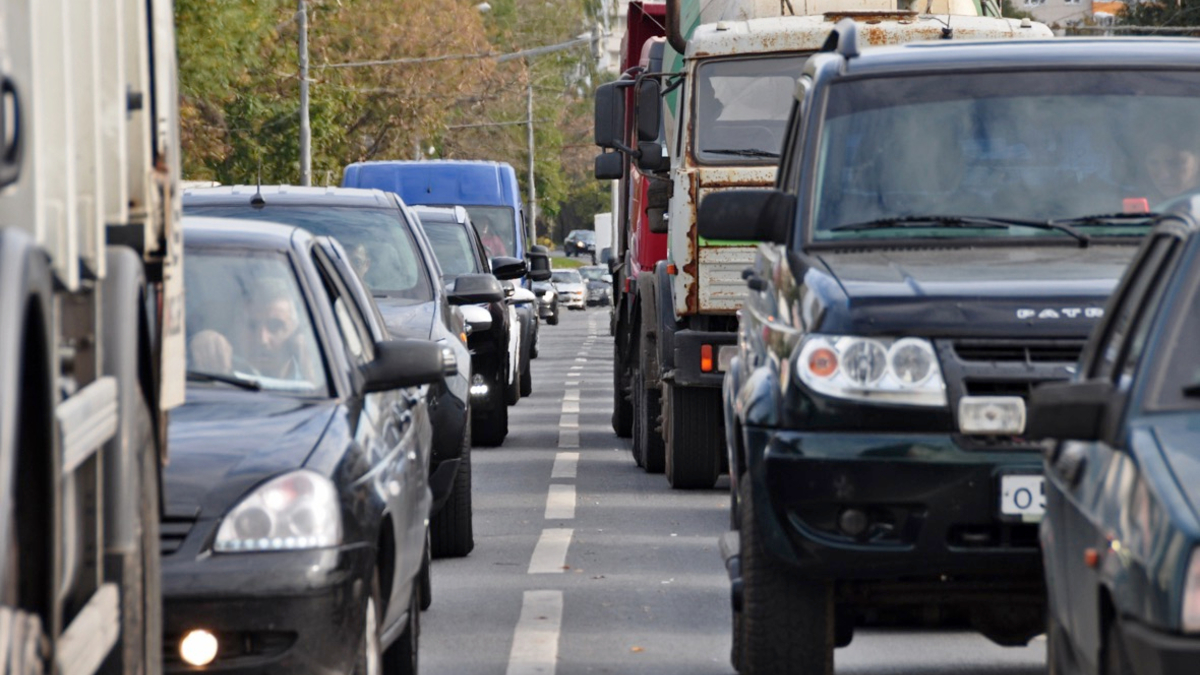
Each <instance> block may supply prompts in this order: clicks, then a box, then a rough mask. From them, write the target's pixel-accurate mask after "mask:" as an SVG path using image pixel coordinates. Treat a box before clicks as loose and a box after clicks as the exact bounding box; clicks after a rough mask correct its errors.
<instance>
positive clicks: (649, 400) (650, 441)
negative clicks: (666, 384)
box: [638, 389, 667, 473]
mask: <svg viewBox="0 0 1200 675" xmlns="http://www.w3.org/2000/svg"><path fill="white" fill-rule="evenodd" d="M661 397H662V393H661V392H659V391H657V390H654V389H642V412H641V413H639V414H638V417H639V418H640V419H641V421H642V429H641V430H642V434H643V439H642V460H643V461H644V464H643V466H642V468H643V469H645V470H646V473H662V472H663V471H664V470H665V469H666V467H667V451H666V444H665V443H663V437H662V434H661V433H660V432H659V431H658V418H659V415H661V414H662V405H661Z"/></svg>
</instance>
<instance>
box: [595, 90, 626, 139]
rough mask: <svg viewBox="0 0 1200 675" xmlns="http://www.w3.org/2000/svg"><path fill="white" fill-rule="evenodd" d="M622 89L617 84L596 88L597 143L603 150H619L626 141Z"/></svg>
mask: <svg viewBox="0 0 1200 675" xmlns="http://www.w3.org/2000/svg"><path fill="white" fill-rule="evenodd" d="M626 86H628V85H626ZM622 89H623V88H622V87H620V86H618V83H617V82H609V83H608V84H602V85H600V86H599V87H596V118H595V124H594V129H595V141H596V145H598V146H600V147H602V148H609V149H617V148H619V147H620V146H621V144H622V142H623V141H624V140H625V139H624V135H625V97H624V96H623V95H622V94H623V93H624V92H623V91H622Z"/></svg>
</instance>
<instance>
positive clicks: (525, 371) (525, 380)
mask: <svg viewBox="0 0 1200 675" xmlns="http://www.w3.org/2000/svg"><path fill="white" fill-rule="evenodd" d="M532 393H533V373H532V372H531V366H530V365H529V362H528V361H526V362H525V367H524V368H522V369H521V396H529V395H530V394H532Z"/></svg>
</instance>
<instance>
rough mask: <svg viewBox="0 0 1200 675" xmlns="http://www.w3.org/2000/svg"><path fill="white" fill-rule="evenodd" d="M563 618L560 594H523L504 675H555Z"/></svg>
mask: <svg viewBox="0 0 1200 675" xmlns="http://www.w3.org/2000/svg"><path fill="white" fill-rule="evenodd" d="M562 615H563V594H562V591H525V598H524V600H523V601H522V602H521V618H520V619H518V620H517V629H516V630H515V631H514V632H513V644H512V652H510V653H509V656H508V670H507V671H505V673H506V675H554V669H555V667H556V666H557V665H558V663H557V662H558V637H559V633H560V632H561V630H562Z"/></svg>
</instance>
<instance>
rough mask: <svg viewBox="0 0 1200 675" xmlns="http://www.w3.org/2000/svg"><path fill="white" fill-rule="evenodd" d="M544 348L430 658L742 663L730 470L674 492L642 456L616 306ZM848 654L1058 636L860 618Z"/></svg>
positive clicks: (441, 566) (924, 671)
mask: <svg viewBox="0 0 1200 675" xmlns="http://www.w3.org/2000/svg"><path fill="white" fill-rule="evenodd" d="M540 352H541V356H540V358H538V359H537V360H535V361H534V362H533V395H532V396H530V397H529V398H525V399H522V400H521V402H520V403H519V404H518V405H517V406H515V407H514V408H512V409H510V411H509V436H508V439H507V440H506V441H505V443H504V445H503V446H502V447H500V448H475V449H474V450H473V453H474V455H473V457H472V461H473V470H474V481H475V485H474V508H475V550H474V551H473V552H472V553H471V555H470V556H468V557H467V558H463V559H458V560H438V561H434V564H433V587H434V590H433V606H432V607H430V609H429V610H428V611H426V612H425V613H424V614H423V615H422V619H421V620H422V626H421V629H422V631H421V657H420V658H421V672H422V673H423V674H425V675H431V674H432V675H498V674H504V675H535V674H538V675H554V674H558V675H574V674H576V673H616V674H621V675H625V674H629V675H632V674H639V675H640V674H645V675H668V674H669V675H708V674H717V673H721V674H728V673H732V672H733V671H732V668H731V667H730V666H729V647H730V636H729V627H730V610H729V582H728V578H727V576H726V574H725V569H724V566H723V564H722V561H721V559H720V555H719V554H718V552H717V537H718V536H719V535H720V533H721V532H723V531H724V530H725V529H726V528H727V526H728V523H729V515H728V508H729V497H728V493H727V490H728V485H727V483H725V482H724V481H722V482H721V483H720V484H719V485H718V488H717V489H716V490H712V491H697V492H674V491H672V490H670V489H669V488H668V486H667V482H666V479H665V478H663V476H661V475H654V476H652V475H648V474H646V473H644V472H642V470H641V469H638V468H637V467H636V466H635V465H634V463H633V459H632V457H631V455H630V452H629V442H628V441H627V440H624V439H620V438H617V437H616V435H615V434H614V433H613V431H612V427H611V425H610V421H609V420H610V415H611V413H612V339H611V338H610V337H609V336H608V312H607V311H606V310H605V309H604V308H600V309H590V310H588V311H587V312H586V313H583V312H569V311H566V310H564V311H563V313H562V321H561V322H560V324H559V325H558V326H547V325H543V326H542V327H541V345H540ZM835 660H836V666H837V672H838V673H839V675H842V674H845V675H1032V674H1033V673H1041V672H1044V670H1045V643H1044V642H1043V641H1041V640H1040V639H1039V640H1037V641H1035V642H1034V643H1032V644H1031V645H1030V646H1029V647H1026V648H1020V649H1010V648H1002V647H997V646H995V645H993V644H992V643H990V642H988V641H987V640H985V639H984V638H982V637H979V636H977V635H973V634H970V633H960V632H917V631H859V632H858V633H856V635H855V637H854V642H853V643H852V644H851V645H850V646H849V647H847V648H845V649H841V650H838V652H837V654H836V658H835Z"/></svg>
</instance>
